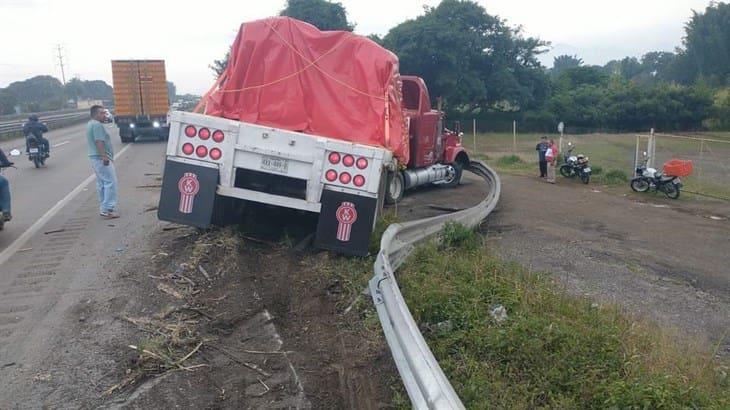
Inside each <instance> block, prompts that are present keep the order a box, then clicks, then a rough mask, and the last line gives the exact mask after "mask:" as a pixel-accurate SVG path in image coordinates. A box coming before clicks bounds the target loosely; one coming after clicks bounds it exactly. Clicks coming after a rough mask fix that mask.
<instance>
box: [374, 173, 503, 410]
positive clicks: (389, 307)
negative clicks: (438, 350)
mask: <svg viewBox="0 0 730 410" xmlns="http://www.w3.org/2000/svg"><path fill="white" fill-rule="evenodd" d="M466 170H469V171H471V172H473V173H475V174H477V175H479V176H481V177H482V178H484V180H485V181H486V183H487V184H489V186H490V189H489V193H488V194H487V196H486V198H485V199H484V200H483V201H482V202H480V203H479V204H478V205H477V206H475V207H472V208H469V209H465V210H462V211H458V212H454V213H451V214H446V215H439V216H435V217H431V218H426V219H421V220H417V221H411V222H406V223H396V224H392V225H390V226H389V227H388V229H387V230H386V231H385V233H384V234H383V238H382V239H381V241H380V252H379V253H378V257H377V259H376V261H375V276H373V278H372V279H371V280H370V285H369V286H370V293H371V295H372V297H373V302H374V303H375V307H376V309H377V311H378V317H379V318H380V323H381V325H382V327H383V333H384V334H385V338H386V340H387V341H388V346H390V350H391V353H392V355H393V359H394V360H395V364H396V366H397V367H398V373H400V376H401V379H403V384H404V385H405V387H406V391H407V392H408V396H409V397H410V399H411V403H412V404H413V407H414V408H417V409H463V408H464V405H463V404H462V403H461V400H460V399H459V396H458V395H457V394H456V392H455V391H454V389H453V387H452V386H451V383H450V382H449V380H448V379H447V378H446V376H445V375H444V373H443V371H442V370H441V366H439V364H438V362H437V361H436V358H435V357H434V356H433V353H431V349H430V348H429V347H428V345H427V344H426V340H425V339H424V338H423V335H422V334H421V331H420V330H419V328H418V324H416V322H415V320H414V319H413V316H412V315H411V312H410V310H409V309H408V306H407V305H406V302H405V300H404V299H403V295H402V294H401V292H400V289H399V288H398V282H397V281H396V279H395V274H394V272H395V270H396V269H398V267H399V266H400V265H401V264H402V263H403V262H404V261H405V259H406V258H407V257H408V255H409V254H410V253H411V251H412V250H413V249H414V246H415V245H416V244H418V243H419V242H422V241H424V240H426V239H428V238H430V237H431V236H432V235H434V234H436V233H438V232H439V231H441V229H442V228H443V226H444V224H445V223H446V222H458V223H461V224H463V225H465V226H468V227H476V226H477V225H479V223H481V222H482V221H483V220H484V218H486V217H487V215H489V214H490V213H491V212H492V210H494V207H495V206H496V205H497V202H498V201H499V196H500V193H501V185H500V180H499V176H498V175H497V173H496V172H494V170H492V169H491V168H489V167H488V166H487V165H485V164H483V163H481V162H478V161H472V162H471V163H470V164H469V166H468V167H467V168H466Z"/></svg>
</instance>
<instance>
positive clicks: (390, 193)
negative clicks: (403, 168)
mask: <svg viewBox="0 0 730 410" xmlns="http://www.w3.org/2000/svg"><path fill="white" fill-rule="evenodd" d="M405 187H406V184H405V180H404V179H403V173H402V172H400V171H398V172H389V173H388V183H387V186H386V189H385V203H386V204H388V205H393V204H395V203H397V202H400V200H401V199H403V194H404V193H405Z"/></svg>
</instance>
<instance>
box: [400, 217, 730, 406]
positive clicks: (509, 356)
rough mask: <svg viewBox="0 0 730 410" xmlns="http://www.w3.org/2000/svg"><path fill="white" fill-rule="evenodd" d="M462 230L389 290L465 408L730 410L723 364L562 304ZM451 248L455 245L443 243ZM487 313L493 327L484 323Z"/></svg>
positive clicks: (546, 285)
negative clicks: (401, 300) (399, 298)
mask: <svg viewBox="0 0 730 410" xmlns="http://www.w3.org/2000/svg"><path fill="white" fill-rule="evenodd" d="M464 229H465V228H458V227H456V226H453V225H452V226H448V227H447V228H446V229H445V230H444V232H443V233H442V235H441V238H442V241H441V244H437V243H431V244H428V245H425V246H423V247H420V248H419V249H418V250H417V251H416V252H415V253H414V254H413V255H412V256H411V257H410V258H409V260H408V262H407V263H406V264H405V265H404V267H403V268H402V269H401V271H400V273H399V275H398V277H399V279H398V280H399V283H400V285H401V288H402V290H403V293H404V296H405V299H406V301H407V302H408V306H409V307H410V309H411V312H412V313H413V315H414V317H415V318H416V321H417V322H418V323H420V325H421V327H422V328H424V329H429V330H428V331H426V332H424V336H425V337H426V338H427V341H428V343H429V346H430V347H431V349H432V351H433V352H434V354H435V356H436V358H437V359H438V361H439V363H440V364H441V366H442V368H443V369H444V371H445V372H446V374H447V377H448V378H449V380H450V381H451V383H452V384H453V386H454V388H455V389H456V391H457V393H458V394H459V396H460V397H461V398H462V400H463V401H464V404H465V405H466V407H467V408H534V407H545V408H560V409H565V408H727V406H730V383H729V381H728V378H727V366H726V364H722V363H717V362H715V361H714V359H713V355H712V352H708V351H705V350H703V349H702V348H698V347H692V346H690V345H689V344H687V343H684V342H681V341H679V340H678V336H670V335H667V334H666V333H664V332H662V331H660V330H659V329H657V328H655V327H653V326H649V325H647V324H644V323H640V322H637V321H635V320H634V319H633V318H631V317H629V316H627V315H625V314H624V313H621V312H620V310H619V309H618V308H616V307H612V306H598V305H597V304H595V303H592V302H591V301H590V300H587V299H580V298H575V297H571V296H567V295H565V294H564V293H562V292H561V291H558V290H556V289H555V288H554V286H553V285H552V282H551V280H550V278H549V277H548V276H546V275H543V274H537V273H532V272H528V271H527V270H525V269H523V268H521V267H519V266H517V265H514V264H508V263H504V262H502V261H500V260H499V259H497V258H495V257H494V256H492V255H490V254H489V253H488V252H485V251H484V249H483V248H482V239H481V237H480V236H479V235H477V234H476V233H473V235H472V236H469V235H465V234H464ZM456 238H458V240H457V241H456V242H458V243H459V245H460V246H456V247H455V246H444V245H443V243H447V242H450V241H451V240H452V239H456ZM464 241H471V243H467V242H464ZM499 306H503V307H504V308H505V309H506V312H507V318H506V319H504V320H499V319H497V318H495V317H493V315H492V311H493V309H495V308H496V307H499ZM444 323H447V324H448V326H445V325H441V326H437V325H438V324H444ZM446 329H448V330H446Z"/></svg>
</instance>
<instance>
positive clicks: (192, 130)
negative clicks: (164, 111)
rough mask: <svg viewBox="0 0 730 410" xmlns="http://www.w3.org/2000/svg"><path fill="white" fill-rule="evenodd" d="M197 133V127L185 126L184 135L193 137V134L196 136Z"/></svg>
mask: <svg viewBox="0 0 730 410" xmlns="http://www.w3.org/2000/svg"><path fill="white" fill-rule="evenodd" d="M197 134H198V130H197V129H195V127H194V126H192V125H188V126H187V127H185V135H186V136H187V137H188V138H193V137H194V136H196V135H197Z"/></svg>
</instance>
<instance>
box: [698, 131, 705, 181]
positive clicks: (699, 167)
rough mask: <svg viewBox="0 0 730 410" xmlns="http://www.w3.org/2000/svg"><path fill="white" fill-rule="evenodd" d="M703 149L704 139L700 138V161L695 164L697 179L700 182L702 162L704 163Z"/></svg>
mask: <svg viewBox="0 0 730 410" xmlns="http://www.w3.org/2000/svg"><path fill="white" fill-rule="evenodd" d="M704 151H705V140H704V139H701V140H700V163H699V164H697V180H698V181H700V182H702V164H703V163H704V161H703V158H702V157H703V156H704Z"/></svg>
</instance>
